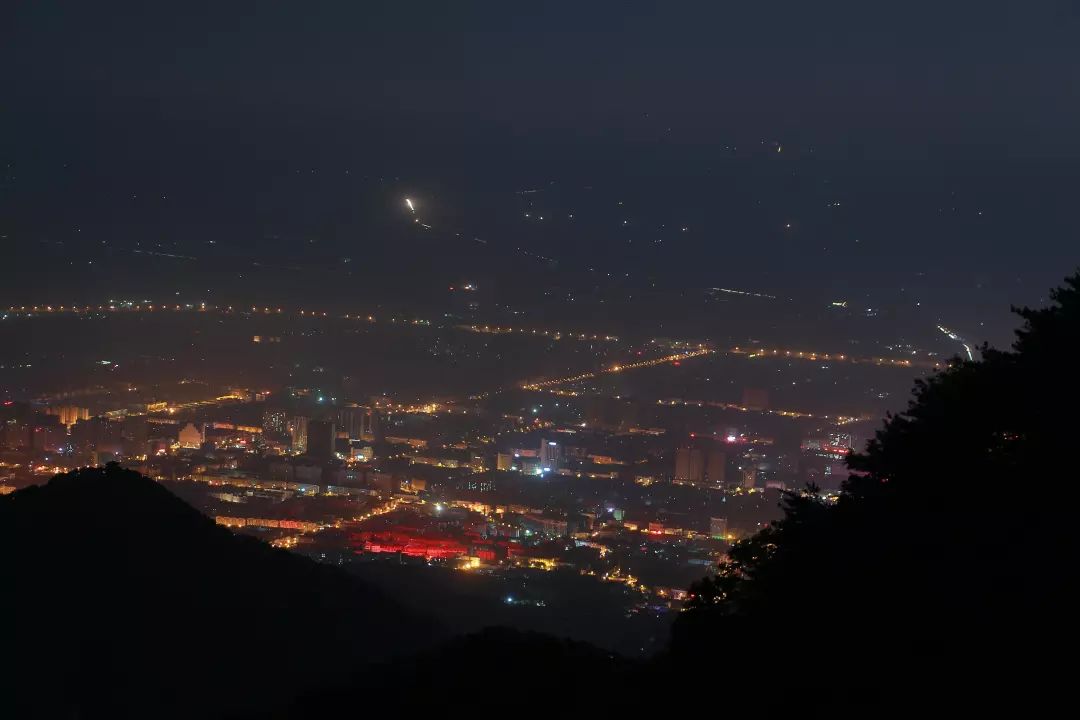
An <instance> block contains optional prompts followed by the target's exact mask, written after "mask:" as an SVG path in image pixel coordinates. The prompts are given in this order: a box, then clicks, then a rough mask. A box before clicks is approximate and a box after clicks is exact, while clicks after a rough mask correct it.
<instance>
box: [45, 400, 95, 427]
mask: <svg viewBox="0 0 1080 720" xmlns="http://www.w3.org/2000/svg"><path fill="white" fill-rule="evenodd" d="M45 414H46V415H55V416H57V417H58V418H60V424H61V425H63V426H64V427H66V428H68V429H69V430H70V429H71V426H72V425H74V424H75V423H77V422H78V421H79V420H87V419H89V418H90V410H88V409H87V408H82V407H75V406H74V405H59V406H57V407H50V408H46V409H45Z"/></svg>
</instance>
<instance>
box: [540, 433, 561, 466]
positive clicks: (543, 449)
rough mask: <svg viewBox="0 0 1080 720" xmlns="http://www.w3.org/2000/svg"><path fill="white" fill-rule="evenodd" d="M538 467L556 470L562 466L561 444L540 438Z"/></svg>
mask: <svg viewBox="0 0 1080 720" xmlns="http://www.w3.org/2000/svg"><path fill="white" fill-rule="evenodd" d="M537 457H539V458H540V468H541V469H543V470H545V471H546V470H558V469H559V468H560V467H561V466H562V446H561V445H559V443H557V442H555V441H554V440H546V439H544V438H541V439H540V451H539V452H538V453H537Z"/></svg>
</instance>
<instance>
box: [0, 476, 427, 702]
mask: <svg viewBox="0 0 1080 720" xmlns="http://www.w3.org/2000/svg"><path fill="white" fill-rule="evenodd" d="M0 566H2V567H3V574H4V586H5V587H6V588H7V590H6V591H5V592H4V593H3V594H2V596H0V616H2V617H3V618H4V622H5V623H6V625H7V627H8V628H9V629H12V630H14V633H13V637H12V634H11V633H8V638H9V639H8V640H6V641H5V643H4V644H5V646H6V647H5V650H4V656H5V658H4V664H5V665H8V664H10V665H11V667H10V668H7V667H5V672H4V674H3V676H2V679H0V683H2V684H3V685H4V686H5V687H6V688H8V690H9V691H10V692H8V693H5V694H4V696H3V697H4V700H3V702H5V703H7V702H9V701H14V702H16V703H17V707H18V709H19V710H20V711H21V712H19V713H16V714H12V715H7V714H5V713H3V712H0V715H2V716H5V717H19V716H24V715H30V716H37V715H45V716H50V715H58V716H61V717H72V716H75V717H82V716H86V715H94V716H105V715H117V716H123V715H139V714H144V713H145V714H144V716H146V717H155V716H156V717H160V716H161V715H162V714H174V715H177V716H183V715H188V716H194V715H200V716H214V715H220V714H225V713H229V712H232V711H236V710H240V709H243V710H250V709H251V708H253V707H256V708H257V707H260V706H265V707H272V706H274V705H275V704H277V703H280V702H287V701H288V700H289V699H290V698H291V697H292V696H293V695H295V694H296V693H297V692H298V688H300V689H307V688H311V687H314V686H318V685H321V684H331V683H334V682H339V681H341V680H342V679H343V678H345V677H347V676H348V675H349V674H351V673H352V672H354V671H355V670H356V669H357V668H359V667H363V666H364V665H366V664H367V663H369V662H372V661H385V660H387V659H388V658H390V657H394V656H396V655H399V654H400V655H405V654H409V653H414V652H417V651H419V650H421V649H424V648H426V647H429V646H430V645H431V644H433V643H434V642H435V641H436V640H437V639H438V638H439V637H440V635H439V630H438V629H437V628H436V626H435V624H434V623H433V622H431V621H429V620H428V619H426V618H420V617H415V616H413V615H411V614H410V613H408V612H406V611H405V610H403V609H402V608H400V607H398V606H397V605H395V604H394V603H393V602H391V601H390V600H388V599H386V598H384V597H383V596H382V595H381V594H380V593H379V592H378V591H376V590H374V589H372V588H369V587H367V586H365V585H363V584H362V583H360V582H358V581H357V580H355V579H354V578H351V577H349V576H348V575H346V574H345V573H343V572H340V571H338V570H337V569H336V568H331V567H326V566H321V565H318V564H317V563H315V562H313V561H311V560H308V559H306V558H302V557H299V556H297V555H293V554H291V553H289V552H287V551H284V550H277V549H274V548H271V547H270V546H268V545H266V544H264V543H262V542H260V541H258V540H256V539H253V538H248V537H243V536H239V535H234V534H233V533H231V532H230V531H228V530H226V529H225V528H223V527H220V526H217V525H215V524H214V522H213V521H212V520H210V519H208V518H206V517H205V516H203V515H202V514H200V513H199V512H198V511H196V510H195V509H193V508H191V507H190V506H188V505H187V504H186V503H184V502H183V501H181V500H180V499H178V498H177V497H175V496H174V495H172V493H170V492H169V491H168V490H166V489H165V488H163V487H161V486H160V485H158V484H157V483H155V482H154V481H152V480H150V479H148V478H145V477H143V476H141V475H139V474H138V473H136V472H133V471H129V470H124V469H121V468H119V467H117V466H115V465H112V466H109V467H107V468H87V469H82V470H77V471H74V472H71V473H68V474H66V475H59V476H57V477H55V478H53V479H52V480H51V481H50V482H49V483H48V484H47V485H44V486H35V487H29V488H26V489H24V490H20V491H18V492H15V493H13V494H11V495H9V496H6V497H3V498H0Z"/></svg>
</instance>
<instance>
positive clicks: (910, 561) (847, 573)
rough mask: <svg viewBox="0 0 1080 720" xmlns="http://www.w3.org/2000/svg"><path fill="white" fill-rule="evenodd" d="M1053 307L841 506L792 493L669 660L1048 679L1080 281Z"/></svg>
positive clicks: (1067, 563)
mask: <svg viewBox="0 0 1080 720" xmlns="http://www.w3.org/2000/svg"><path fill="white" fill-rule="evenodd" d="M1052 300H1053V302H1052V304H1050V305H1049V306H1048V307H1046V308H1043V309H1037V310H1032V309H1028V308H1023V309H1016V310H1015V312H1016V313H1017V314H1018V315H1019V316H1020V317H1021V318H1022V319H1023V321H1024V322H1023V326H1022V327H1021V328H1020V329H1019V330H1018V331H1017V338H1016V341H1015V343H1014V345H1013V347H1012V349H1011V350H994V349H991V348H983V352H982V356H983V357H982V359H981V360H976V361H966V360H959V359H958V360H956V361H954V362H953V363H952V364H951V366H950V367H949V368H948V369H946V370H943V371H941V372H939V373H937V374H936V375H934V376H933V377H931V378H929V379H927V380H925V381H918V382H917V383H916V386H915V390H914V397H913V399H912V400H911V402H910V404H909V406H908V408H907V409H906V410H905V411H904V412H902V413H900V414H898V415H895V416H890V417H888V418H887V419H886V421H885V424H884V427H883V428H882V429H881V430H879V431H878V432H877V433H876V437H875V438H874V439H873V440H871V441H870V442H869V443H868V444H867V446H866V449H865V450H864V451H863V452H862V453H858V454H853V455H851V456H850V457H849V459H848V464H849V467H850V468H851V469H852V470H853V471H854V473H855V474H853V475H852V477H851V478H850V479H849V481H848V482H847V483H846V484H845V486H844V487H843V489H842V492H841V495H840V497H839V500H838V501H837V502H835V504H827V503H825V502H823V501H821V500H819V499H818V498H817V496H816V495H814V494H813V493H809V492H807V493H789V494H788V495H787V496H786V498H785V501H784V516H783V518H782V519H781V520H780V521H778V522H777V523H775V524H774V525H772V526H771V527H769V528H767V529H765V530H763V531H762V532H760V533H758V534H757V535H756V536H754V537H752V538H750V539H748V540H746V541H744V542H741V543H739V544H737V545H736V546H735V547H734V548H733V550H732V552H731V555H730V557H731V562H730V564H727V565H725V566H723V567H722V568H721V570H720V572H719V573H718V575H717V576H716V577H715V578H712V579H706V580H703V581H701V582H699V583H698V584H696V585H695V586H694V587H693V589H692V592H693V593H694V600H693V603H692V608H691V609H690V610H688V611H687V612H686V613H684V614H683V616H682V617H681V618H680V621H679V622H678V623H677V625H676V628H675V633H674V638H673V645H672V647H673V653H674V655H675V656H676V657H681V658H689V659H694V660H700V659H702V658H706V657H709V656H710V655H712V654H713V653H715V652H717V648H719V647H723V648H730V647H733V646H735V647H739V642H740V640H739V639H741V640H746V641H747V642H752V641H753V640H754V639H762V640H764V639H768V640H767V641H766V642H769V641H772V640H777V639H779V641H781V642H783V643H784V645H783V647H781V648H776V649H775V652H768V653H766V654H765V655H766V656H767V657H768V658H769V659H771V660H772V661H774V662H784V661H791V662H797V663H798V662H804V663H807V666H808V667H815V668H817V669H818V670H822V671H825V672H836V671H841V672H843V673H844V674H845V676H846V677H847V679H848V680H852V679H854V678H859V679H860V681H866V682H875V681H880V682H882V684H883V685H884V684H888V683H896V684H900V683H902V678H904V677H905V675H904V674H905V673H913V672H925V673H932V672H934V670H933V669H934V668H936V669H938V670H940V669H942V668H945V667H953V668H956V669H957V672H959V673H960V676H962V675H963V672H964V669H967V670H972V669H974V668H979V669H980V671H981V672H986V673H990V674H991V675H993V674H994V673H1007V674H1008V673H1015V674H1016V675H1017V676H1018V675H1021V674H1023V673H1029V672H1040V673H1041V672H1042V671H1043V670H1047V671H1049V670H1050V668H1049V667H1046V666H1044V665H1043V664H1042V662H1041V661H1045V660H1048V659H1049V657H1050V656H1049V655H1047V654H1046V652H1044V651H1043V649H1042V648H1043V645H1044V644H1048V643H1051V642H1052V641H1054V640H1055V639H1056V638H1057V637H1059V636H1060V633H1063V632H1065V631H1066V630H1070V631H1071V630H1072V629H1073V628H1074V627H1075V619H1074V617H1073V613H1074V612H1075V609H1076V605H1075V600H1076V596H1075V594H1074V592H1073V590H1072V588H1071V585H1072V582H1073V579H1074V576H1075V575H1076V562H1077V554H1076V550H1077V542H1076V528H1077V526H1078V524H1080V523H1078V519H1077V517H1076V512H1077V511H1076V503H1075V497H1076V490H1075V487H1076V483H1077V481H1078V479H1080V477H1078V476H1080V471H1078V470H1077V465H1076V461H1077V459H1076V457H1075V451H1074V445H1073V444H1074V443H1075V442H1076V441H1077V431H1078V430H1080V422H1078V421H1077V412H1078V410H1080V372H1078V370H1080V360H1078V359H1080V274H1076V275H1073V276H1072V277H1070V278H1068V279H1067V280H1066V281H1065V285H1064V286H1063V287H1061V288H1059V289H1057V290H1055V291H1054V292H1053V293H1052ZM720 654H721V655H722V654H723V651H720ZM818 663H820V664H818ZM829 663H837V665H836V666H834V667H831V668H830V667H829ZM870 668H873V669H872V670H871V669H870ZM886 668H889V669H891V670H892V671H895V672H896V673H897V674H895V675H893V676H892V677H891V678H890V680H888V683H886V681H884V680H883V678H885V677H887V676H888V674H887V673H886V672H885V669H886ZM1036 668H1039V669H1038V670H1037V671H1036ZM954 679H955V678H954ZM1013 679H1014V680H1015V679H1016V677H1015V676H1014V678H1013ZM916 687H919V686H918V685H916ZM997 691H998V690H995V691H994V692H997Z"/></svg>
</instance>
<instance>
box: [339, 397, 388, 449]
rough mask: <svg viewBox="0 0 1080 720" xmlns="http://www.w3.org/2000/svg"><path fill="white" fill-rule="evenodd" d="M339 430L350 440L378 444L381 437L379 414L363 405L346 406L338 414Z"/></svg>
mask: <svg viewBox="0 0 1080 720" xmlns="http://www.w3.org/2000/svg"><path fill="white" fill-rule="evenodd" d="M338 429H339V430H342V431H343V432H344V433H345V437H347V438H348V439H349V440H363V441H365V442H377V441H378V439H379V438H378V435H379V413H378V411H377V410H375V409H374V408H370V407H365V406H363V405H346V406H345V407H343V408H341V410H340V411H339V412H338Z"/></svg>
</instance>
